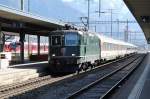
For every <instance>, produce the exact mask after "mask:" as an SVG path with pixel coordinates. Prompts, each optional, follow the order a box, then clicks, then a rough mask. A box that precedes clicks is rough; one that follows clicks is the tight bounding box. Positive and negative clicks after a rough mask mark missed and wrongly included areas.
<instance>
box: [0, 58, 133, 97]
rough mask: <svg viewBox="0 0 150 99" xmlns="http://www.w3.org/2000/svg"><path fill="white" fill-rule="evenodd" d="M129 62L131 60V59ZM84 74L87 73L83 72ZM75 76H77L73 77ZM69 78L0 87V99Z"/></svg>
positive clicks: (34, 80) (48, 77)
mask: <svg viewBox="0 0 150 99" xmlns="http://www.w3.org/2000/svg"><path fill="white" fill-rule="evenodd" d="M131 60H133V58H132V59H131ZM118 61H122V60H118ZM118 61H115V62H114V63H117V62H118ZM109 64H113V62H110V63H107V64H103V65H102V66H104V67H105V65H109ZM117 64H118V66H115V67H111V68H110V70H109V71H107V72H111V69H112V70H113V68H114V69H116V68H118V67H120V65H119V63H117ZM120 64H121V63H120ZM93 71H94V70H93ZM89 72H92V71H89ZM85 73H87V72H85ZM105 74H107V73H104V72H103V73H101V77H102V76H104V75H105ZM79 75H84V73H82V74H79ZM75 76H78V75H75ZM70 77H74V75H69V76H65V77H58V78H51V76H44V77H39V78H35V79H31V80H28V81H26V82H22V83H17V84H11V85H8V86H1V87H0V98H9V97H16V95H19V94H22V93H25V92H28V91H30V90H33V89H37V88H39V87H41V86H44V85H48V84H51V83H53V82H55V81H59V80H63V79H65V78H66V79H67V78H70ZM75 78H78V77H75ZM95 79H97V78H95ZM95 79H93V80H95ZM68 98H69V97H68Z"/></svg>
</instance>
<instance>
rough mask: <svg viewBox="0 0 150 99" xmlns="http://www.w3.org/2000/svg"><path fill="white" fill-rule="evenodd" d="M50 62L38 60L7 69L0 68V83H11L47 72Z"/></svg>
mask: <svg viewBox="0 0 150 99" xmlns="http://www.w3.org/2000/svg"><path fill="white" fill-rule="evenodd" d="M47 66H48V62H47V61H44V62H36V63H26V64H18V65H12V66H10V67H9V68H7V69H0V85H5V84H11V83H16V82H21V81H25V80H28V79H30V78H34V77H39V76H41V75H44V74H45V70H46V67H47Z"/></svg>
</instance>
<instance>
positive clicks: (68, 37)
mask: <svg viewBox="0 0 150 99" xmlns="http://www.w3.org/2000/svg"><path fill="white" fill-rule="evenodd" d="M78 44H79V38H78V35H77V33H67V34H65V45H66V46H76V45H78Z"/></svg>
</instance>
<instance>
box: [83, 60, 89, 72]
mask: <svg viewBox="0 0 150 99" xmlns="http://www.w3.org/2000/svg"><path fill="white" fill-rule="evenodd" d="M87 69H88V64H87V62H86V63H83V65H82V70H83V71H86V70H87Z"/></svg>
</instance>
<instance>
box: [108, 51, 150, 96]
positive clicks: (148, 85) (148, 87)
mask: <svg viewBox="0 0 150 99" xmlns="http://www.w3.org/2000/svg"><path fill="white" fill-rule="evenodd" d="M109 99H150V52H149V53H147V55H146V57H145V58H144V60H143V61H142V63H141V64H140V66H139V68H138V69H137V70H136V71H135V72H134V73H133V74H132V75H131V76H130V77H129V79H128V80H127V81H126V82H125V83H124V84H123V85H121V86H120V88H119V89H117V90H116V91H115V93H114V94H113V95H112V96H111V97H110V98H109Z"/></svg>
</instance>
